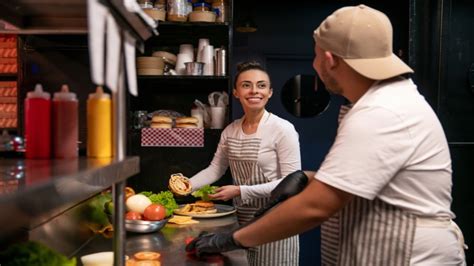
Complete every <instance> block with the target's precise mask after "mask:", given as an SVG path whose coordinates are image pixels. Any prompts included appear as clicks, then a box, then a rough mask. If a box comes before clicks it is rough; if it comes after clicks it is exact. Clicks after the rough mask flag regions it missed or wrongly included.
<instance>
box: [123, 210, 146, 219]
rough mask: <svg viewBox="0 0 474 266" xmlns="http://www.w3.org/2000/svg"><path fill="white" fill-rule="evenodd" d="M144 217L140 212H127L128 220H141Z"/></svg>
mask: <svg viewBox="0 0 474 266" xmlns="http://www.w3.org/2000/svg"><path fill="white" fill-rule="evenodd" d="M142 218H143V217H142V215H141V214H140V213H139V212H132V211H130V212H127V214H125V219H127V220H141V219H142Z"/></svg>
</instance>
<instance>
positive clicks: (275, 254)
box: [227, 137, 299, 266]
mask: <svg viewBox="0 0 474 266" xmlns="http://www.w3.org/2000/svg"><path fill="white" fill-rule="evenodd" d="M260 143H261V139H260V138H259V137H255V138H249V139H235V138H228V139H227V147H228V156H229V166H230V170H231V173H232V177H233V179H234V184H235V185H238V186H240V185H258V184H262V183H267V182H269V180H268V179H267V178H266V177H265V176H264V174H263V171H262V169H260V167H259V166H258V164H257V159H258V151H259V148H260ZM268 201H269V198H259V199H247V200H242V199H241V198H240V197H238V198H234V205H235V207H236V209H237V217H238V220H239V224H241V225H242V224H245V223H247V222H249V221H250V220H252V219H253V217H254V213H255V212H256V211H257V210H258V209H260V208H262V207H263V206H265V204H266V203H267V202H268ZM298 258H299V239H298V236H293V237H290V238H287V239H284V240H280V241H275V242H272V243H268V244H264V245H261V246H258V247H256V248H251V249H249V250H248V252H247V259H248V261H249V265H259V266H260V265H269V266H274V265H295V266H297V265H298Z"/></svg>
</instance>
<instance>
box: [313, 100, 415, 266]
mask: <svg viewBox="0 0 474 266" xmlns="http://www.w3.org/2000/svg"><path fill="white" fill-rule="evenodd" d="M351 107H352V105H342V106H341V109H340V111H339V117H338V121H339V123H340V122H341V120H342V119H343V118H344V116H345V115H346V113H347V112H349V110H350V108H351ZM415 229H416V217H415V216H414V215H413V214H410V213H408V212H405V211H403V210H401V209H399V208H397V207H395V206H392V205H389V204H387V203H385V202H383V201H381V200H379V199H375V200H372V201H370V200H366V199H363V198H360V197H355V198H354V200H353V201H352V202H351V203H349V205H347V206H346V207H345V208H344V209H343V210H341V211H340V212H339V213H337V214H336V215H334V216H333V217H331V218H330V219H329V220H327V221H326V222H325V223H323V224H322V225H321V264H322V265H364V266H366V265H367V266H370V265H384V266H398V265H409V263H410V258H411V250H412V245H413V239H414V236H415Z"/></svg>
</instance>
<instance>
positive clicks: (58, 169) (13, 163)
mask: <svg viewBox="0 0 474 266" xmlns="http://www.w3.org/2000/svg"><path fill="white" fill-rule="evenodd" d="M138 172H139V158H138V157H136V156H134V157H126V158H125V159H124V160H122V161H115V160H113V159H112V158H108V159H88V158H79V159H65V160H25V159H2V160H0V239H1V238H2V237H3V236H4V235H6V234H8V233H9V232H12V231H14V230H17V229H19V228H34V227H35V226H37V225H39V224H41V223H43V222H45V221H47V220H48V219H50V218H51V217H54V216H56V215H58V214H60V213H62V212H63V211H65V210H67V209H68V208H70V207H72V206H74V205H76V204H77V203H79V202H81V201H83V200H86V199H88V198H90V197H91V196H93V195H94V194H97V193H98V192H100V191H102V190H104V189H106V188H108V187H110V186H112V185H114V184H116V183H118V182H122V181H124V180H126V179H127V178H128V177H130V176H133V175H135V174H137V173H138ZM12 217H14V219H15V222H14V223H12V221H11V219H12Z"/></svg>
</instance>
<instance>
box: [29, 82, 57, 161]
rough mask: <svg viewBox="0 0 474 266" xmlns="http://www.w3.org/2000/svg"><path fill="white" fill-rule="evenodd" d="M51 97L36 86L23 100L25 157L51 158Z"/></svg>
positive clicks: (39, 85) (40, 87) (39, 86)
mask: <svg viewBox="0 0 474 266" xmlns="http://www.w3.org/2000/svg"><path fill="white" fill-rule="evenodd" d="M50 98H51V96H50V94H49V93H48V92H44V91H43V87H42V86H41V84H36V86H35V90H34V91H30V92H28V93H27V95H26V99H25V156H26V158H27V159H49V158H51V99H50Z"/></svg>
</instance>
